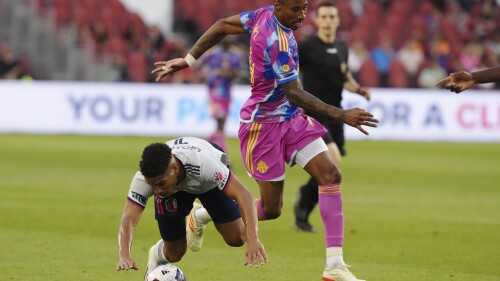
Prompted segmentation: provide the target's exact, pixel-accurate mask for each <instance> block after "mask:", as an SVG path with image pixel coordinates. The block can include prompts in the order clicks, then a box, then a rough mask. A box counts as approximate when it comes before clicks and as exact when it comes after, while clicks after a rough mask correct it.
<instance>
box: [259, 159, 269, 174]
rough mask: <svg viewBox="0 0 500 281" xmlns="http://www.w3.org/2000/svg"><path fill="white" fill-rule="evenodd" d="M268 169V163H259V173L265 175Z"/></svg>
mask: <svg viewBox="0 0 500 281" xmlns="http://www.w3.org/2000/svg"><path fill="white" fill-rule="evenodd" d="M268 169H269V166H267V164H266V162H264V161H262V160H260V161H259V163H257V171H259V172H261V173H262V174H265V173H266V172H267V170H268Z"/></svg>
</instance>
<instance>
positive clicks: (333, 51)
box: [326, 48, 339, 54]
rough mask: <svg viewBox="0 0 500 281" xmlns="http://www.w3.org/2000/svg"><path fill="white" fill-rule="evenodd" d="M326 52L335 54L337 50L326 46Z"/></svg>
mask: <svg viewBox="0 0 500 281" xmlns="http://www.w3.org/2000/svg"><path fill="white" fill-rule="evenodd" d="M326 52H327V53H328V54H336V53H338V52H339V51H338V50H337V48H328V49H326Z"/></svg>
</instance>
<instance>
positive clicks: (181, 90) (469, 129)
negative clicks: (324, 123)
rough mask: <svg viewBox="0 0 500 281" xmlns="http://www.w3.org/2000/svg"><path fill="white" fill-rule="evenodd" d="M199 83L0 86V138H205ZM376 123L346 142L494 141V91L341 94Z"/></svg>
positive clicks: (234, 108)
mask: <svg viewBox="0 0 500 281" xmlns="http://www.w3.org/2000/svg"><path fill="white" fill-rule="evenodd" d="M233 90H234V91H233V102H232V104H231V112H230V116H229V117H228V120H227V124H226V132H227V134H228V135H229V136H237V132H238V125H239V124H238V113H239V109H240V108H241V106H242V105H243V103H244V102H245V100H246V98H247V97H248V96H249V93H250V89H249V87H248V86H241V85H237V86H235V87H234V89H233ZM207 95H208V91H207V88H206V86H205V85H179V84H131V83H75V82H19V81H0V133H36V134H86V135H150V136H169V137H173V136H199V137H204V136H208V135H209V134H211V133H212V132H213V131H214V130H215V122H214V120H213V119H212V118H211V116H210V108H209V105H208V100H207ZM343 106H344V108H351V107H356V106H357V107H361V108H365V109H367V110H368V111H370V112H372V113H373V114H374V115H375V117H376V118H378V119H379V120H380V121H381V123H380V124H379V127H378V128H368V131H369V132H370V136H364V135H363V134H361V133H360V132H359V131H357V130H356V129H353V128H350V127H349V128H347V130H346V137H347V138H348V139H373V140H405V141H467V142H500V93H499V92H495V91H472V90H469V91H467V92H464V93H462V94H460V95H456V94H453V93H451V92H449V91H445V90H438V89H436V90H411V89H372V100H371V101H370V102H366V101H365V100H364V99H362V98H361V97H359V96H357V95H354V94H349V93H346V94H345V95H344V101H343Z"/></svg>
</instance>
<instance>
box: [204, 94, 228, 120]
mask: <svg viewBox="0 0 500 281" xmlns="http://www.w3.org/2000/svg"><path fill="white" fill-rule="evenodd" d="M208 100H209V102H210V111H211V112H212V117H214V118H225V117H227V115H228V114H229V104H230V103H231V99H224V98H219V97H213V96H212V95H210V96H209V99H208Z"/></svg>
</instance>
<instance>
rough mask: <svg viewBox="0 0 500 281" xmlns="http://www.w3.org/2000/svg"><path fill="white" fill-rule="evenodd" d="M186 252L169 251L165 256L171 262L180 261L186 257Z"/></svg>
mask: <svg viewBox="0 0 500 281" xmlns="http://www.w3.org/2000/svg"><path fill="white" fill-rule="evenodd" d="M185 253H186V252H185V251H184V253H169V254H168V255H166V256H165V257H166V258H167V260H168V261H169V262H179V261H181V260H182V257H184V254H185Z"/></svg>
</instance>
